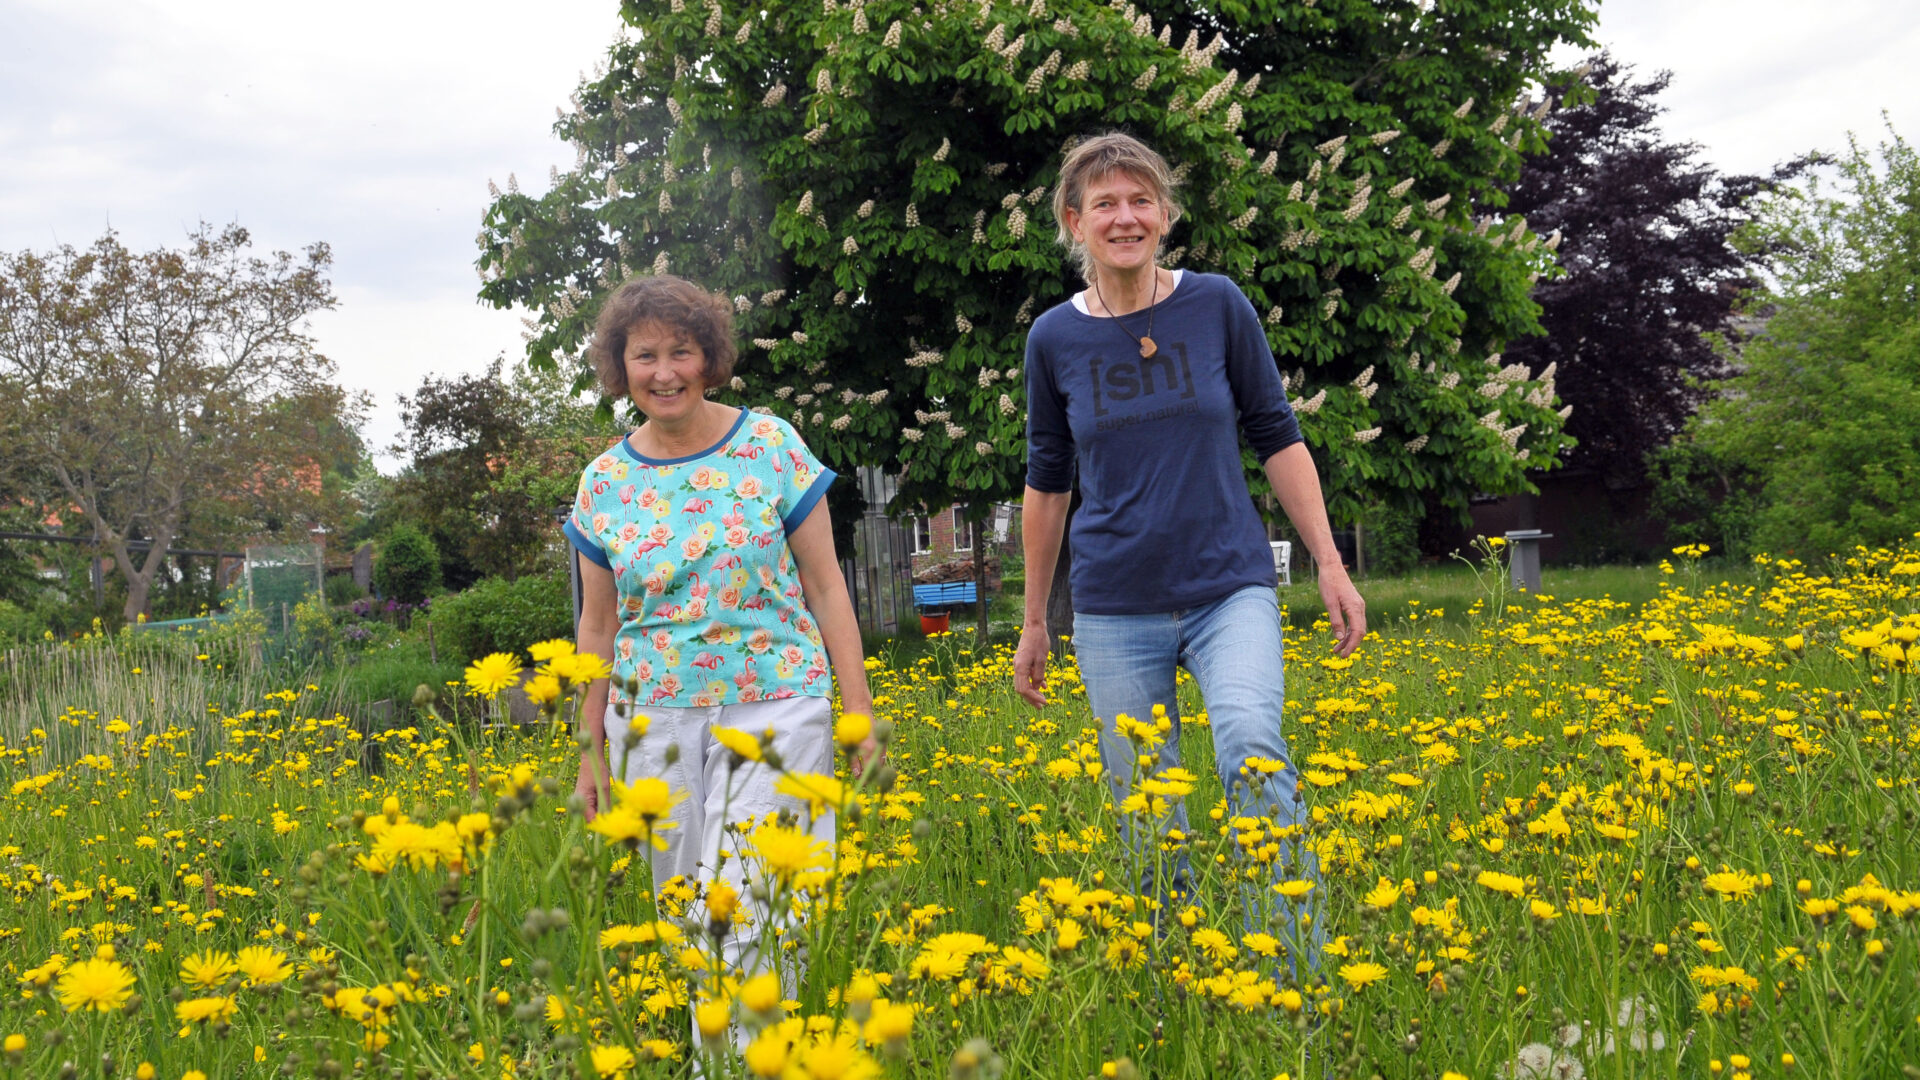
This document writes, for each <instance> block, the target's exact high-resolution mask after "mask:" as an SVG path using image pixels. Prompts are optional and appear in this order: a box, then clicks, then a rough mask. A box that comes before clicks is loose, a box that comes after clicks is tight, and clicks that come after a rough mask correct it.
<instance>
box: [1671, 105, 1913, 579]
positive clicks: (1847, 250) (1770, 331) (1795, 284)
mask: <svg viewBox="0 0 1920 1080" xmlns="http://www.w3.org/2000/svg"><path fill="white" fill-rule="evenodd" d="M1876 156H1877V158H1878V162H1877V164H1876V160H1875V158H1876ZM1832 165H1833V169H1832V173H1831V177H1830V178H1828V179H1823V178H1822V177H1821V176H1820V175H1818V174H1814V175H1812V176H1810V177H1808V178H1807V179H1806V180H1805V181H1803V182H1802V183H1800V184H1797V185H1795V186H1792V187H1789V188H1784V189H1782V190H1781V191H1779V192H1778V193H1775V194H1772V195H1769V196H1766V197H1763V198H1762V199H1761V200H1760V201H1759V203H1758V205H1757V207H1756V220H1755V222H1754V223H1753V224H1752V225H1751V226H1749V227H1748V228H1747V229H1745V230H1743V232H1742V234H1741V237H1740V238H1741V240H1742V242H1743V243H1744V244H1746V245H1747V246H1748V247H1749V249H1750V250H1753V251H1755V252H1758V253H1762V254H1764V255H1765V257H1766V258H1767V265H1768V267H1769V269H1770V270H1771V274H1772V278H1773V283H1772V285H1771V287H1770V288H1769V289H1767V290H1766V291H1764V292H1761V293H1758V294H1756V295H1755V296H1753V297H1752V298H1751V299H1750V301H1749V303H1748V310H1749V312H1750V313H1753V314H1757V315H1762V316H1764V317H1765V319H1766V323H1765V328H1764V329H1763V330H1761V331H1760V332H1759V333H1758V334H1756V335H1755V336H1754V337H1753V338H1752V339H1751V340H1749V341H1747V342H1746V343H1745V344H1744V346H1742V347H1741V348H1740V349H1739V351H1738V354H1737V356H1736V357H1735V358H1734V360H1735V364H1736V365H1737V367H1738V368H1739V373H1738V374H1737V375H1735V376H1734V377H1733V378H1731V379H1730V380H1728V381H1727V382H1726V384H1725V385H1724V387H1723V390H1724V391H1725V392H1724V393H1723V394H1721V396H1719V397H1718V398H1716V399H1715V400H1714V401H1712V402H1711V403H1709V404H1708V405H1707V406H1706V407H1704V408H1703V409H1702V410H1701V412H1700V414H1699V415H1698V417H1697V418H1696V420H1695V421H1694V423H1693V424H1692V425H1691V426H1690V428H1689V437H1690V439H1691V441H1692V442H1693V444H1694V445H1695V446H1696V447H1697V448H1698V449H1699V450H1701V451H1703V452H1704V453H1705V454H1706V455H1708V457H1709V458H1710V459H1711V461H1712V462H1713V466H1712V467H1713V469H1714V471H1715V473H1716V474H1717V475H1721V476H1727V477H1732V478H1734V479H1735V480H1736V481H1738V480H1739V479H1740V478H1742V477H1746V478H1750V480H1748V481H1747V482H1746V483H1743V484H1740V485H1739V488H1737V489H1735V490H1740V491H1742V492H1743V496H1744V495H1745V494H1750V495H1751V496H1752V498H1751V500H1750V504H1751V505H1752V507H1753V509H1752V519H1751V520H1752V530H1753V534H1752V544H1753V545H1754V547H1756V548H1758V549H1762V550H1767V551H1771V552H1774V553H1776V554H1786V553H1798V554H1801V555H1803V556H1804V555H1824V554H1827V553H1829V552H1840V551H1848V550H1851V549H1852V548H1853V547H1854V545H1856V544H1866V545H1868V546H1874V545H1881V544H1891V543H1893V542H1895V541H1897V540H1899V539H1901V538H1904V537H1908V536H1911V535H1912V534H1913V533H1914V532H1915V531H1917V530H1920V501H1916V500H1915V499H1914V492H1915V491H1920V155H1916V154H1915V152H1914V148H1913V147H1912V146H1911V145H1910V144H1908V143H1907V142H1906V141H1905V140H1903V139H1902V138H1901V137H1900V136H1899V134H1898V133H1896V132H1893V131H1892V130H1891V128H1889V131H1888V139H1887V141H1886V142H1883V143H1881V144H1880V146H1879V148H1878V153H1877V155H1876V154H1875V153H1873V152H1871V151H1869V150H1867V149H1864V148H1862V147H1861V145H1860V144H1859V142H1858V141H1857V140H1851V139H1850V140H1849V150H1848V152H1847V153H1846V154H1845V155H1844V156H1842V157H1840V158H1838V159H1837V160H1835V161H1834V162H1833V163H1832Z"/></svg>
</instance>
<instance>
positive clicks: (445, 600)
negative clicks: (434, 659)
mask: <svg viewBox="0 0 1920 1080" xmlns="http://www.w3.org/2000/svg"><path fill="white" fill-rule="evenodd" d="M433 625H434V632H435V635H436V636H437V638H438V640H439V643H440V647H441V648H442V649H443V650H445V653H446V655H447V656H449V657H452V658H455V659H463V660H475V659H478V658H480V657H482V656H485V655H487V654H488V653H496V652H510V653H515V654H517V655H519V656H520V657H521V658H522V659H525V657H526V655H527V647H528V646H529V645H532V644H533V643H534V642H536V641H547V640H550V639H552V638H568V639H571V638H572V637H573V596H572V594H571V593H570V592H569V590H568V583H567V577H566V575H564V574H556V573H546V574H529V575H527V576H525V577H521V578H518V579H515V580H511V581H509V580H508V579H506V578H483V579H482V580H481V581H480V582H479V583H478V584H476V585H474V587H473V588H471V589H468V590H467V591H466V592H463V593H458V594H456V595H453V596H443V597H440V598H439V599H436V600H435V601H434V602H433Z"/></svg>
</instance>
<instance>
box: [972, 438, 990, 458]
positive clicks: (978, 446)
mask: <svg viewBox="0 0 1920 1080" xmlns="http://www.w3.org/2000/svg"><path fill="white" fill-rule="evenodd" d="M973 452H974V453H975V454H978V455H979V456H981V457H986V456H987V455H989V454H991V453H993V444H992V443H990V442H984V441H982V442H977V443H974V444H973Z"/></svg>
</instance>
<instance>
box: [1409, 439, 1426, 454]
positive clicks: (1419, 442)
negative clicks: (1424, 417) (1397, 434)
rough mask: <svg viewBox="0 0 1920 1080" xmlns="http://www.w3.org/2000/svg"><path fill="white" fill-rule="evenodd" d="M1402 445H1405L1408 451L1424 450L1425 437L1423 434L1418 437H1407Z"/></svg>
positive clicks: (1411, 452) (1417, 451) (1412, 452)
mask: <svg viewBox="0 0 1920 1080" xmlns="http://www.w3.org/2000/svg"><path fill="white" fill-rule="evenodd" d="M1404 445H1405V446H1406V448H1407V452H1408V453H1410V454H1417V453H1419V452H1420V451H1422V450H1425V449H1426V448H1427V437H1426V436H1425V435H1422V436H1420V437H1418V438H1414V439H1408V440H1407V441H1406V443H1405V444H1404Z"/></svg>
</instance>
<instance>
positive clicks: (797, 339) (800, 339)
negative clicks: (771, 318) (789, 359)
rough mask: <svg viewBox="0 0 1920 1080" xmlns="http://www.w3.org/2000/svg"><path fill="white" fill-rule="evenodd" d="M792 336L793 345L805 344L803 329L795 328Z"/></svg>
mask: <svg viewBox="0 0 1920 1080" xmlns="http://www.w3.org/2000/svg"><path fill="white" fill-rule="evenodd" d="M792 336H793V343H794V344H795V345H805V344H806V343H807V332H806V331H805V330H795V331H794V332H793V335H792Z"/></svg>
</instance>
